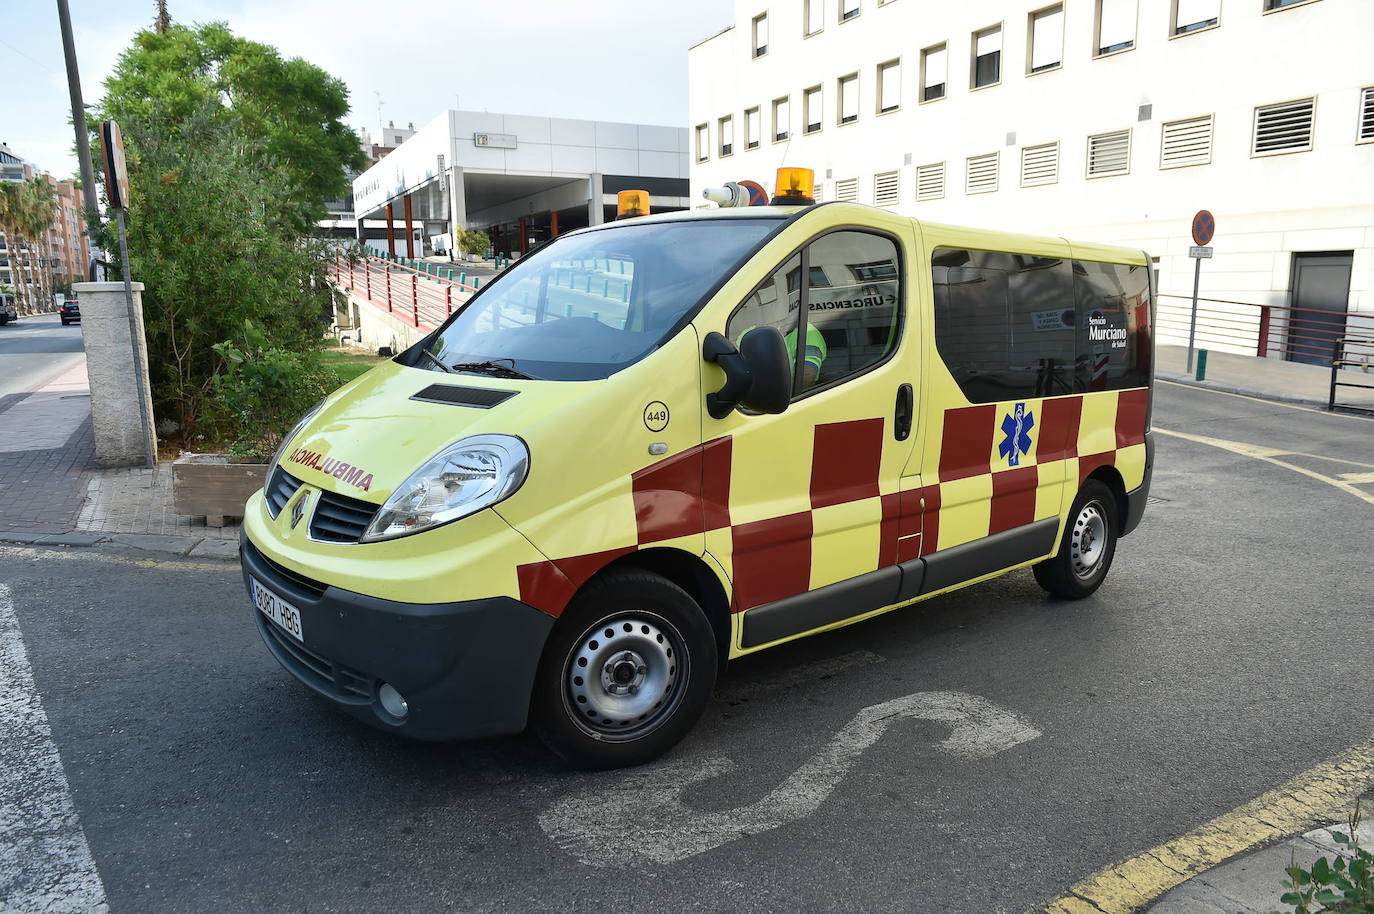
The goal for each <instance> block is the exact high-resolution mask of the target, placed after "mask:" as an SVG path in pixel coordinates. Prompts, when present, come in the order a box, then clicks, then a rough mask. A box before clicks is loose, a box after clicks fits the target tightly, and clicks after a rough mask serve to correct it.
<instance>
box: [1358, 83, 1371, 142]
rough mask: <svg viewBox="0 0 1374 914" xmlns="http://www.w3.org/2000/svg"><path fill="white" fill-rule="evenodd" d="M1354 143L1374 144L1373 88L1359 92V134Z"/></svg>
mask: <svg viewBox="0 0 1374 914" xmlns="http://www.w3.org/2000/svg"><path fill="white" fill-rule="evenodd" d="M1355 142H1357V143H1372V142H1374V86H1370V87H1368V88H1365V89H1361V90H1360V132H1359V136H1358V138H1357V139H1356V140H1355Z"/></svg>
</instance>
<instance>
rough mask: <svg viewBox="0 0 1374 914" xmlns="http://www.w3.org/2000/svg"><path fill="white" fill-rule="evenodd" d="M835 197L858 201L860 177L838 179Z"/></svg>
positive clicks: (842, 199)
mask: <svg viewBox="0 0 1374 914" xmlns="http://www.w3.org/2000/svg"><path fill="white" fill-rule="evenodd" d="M835 199H836V200H841V201H843V202H845V203H857V202H858V200H859V179H858V178H845V179H844V180H843V181H836V182H835Z"/></svg>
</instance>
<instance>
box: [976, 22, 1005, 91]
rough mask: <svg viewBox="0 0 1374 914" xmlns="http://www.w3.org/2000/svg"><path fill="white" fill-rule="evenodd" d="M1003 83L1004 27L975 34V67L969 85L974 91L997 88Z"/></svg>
mask: <svg viewBox="0 0 1374 914" xmlns="http://www.w3.org/2000/svg"><path fill="white" fill-rule="evenodd" d="M1001 81H1002V27H1001V26H1000V25H994V26H993V27H992V28H990V29H983V30H982V31H981V32H974V33H973V67H972V73H971V77H970V80H969V85H970V87H971V88H974V89H982V88H984V87H986V86H995V85H997V84H998V83H999V82H1001Z"/></svg>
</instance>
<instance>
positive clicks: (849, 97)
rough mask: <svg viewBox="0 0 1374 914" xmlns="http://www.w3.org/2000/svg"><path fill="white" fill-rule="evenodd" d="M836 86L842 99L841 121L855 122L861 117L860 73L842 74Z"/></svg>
mask: <svg viewBox="0 0 1374 914" xmlns="http://www.w3.org/2000/svg"><path fill="white" fill-rule="evenodd" d="M835 88H836V90H837V92H836V94H837V97H838V98H839V100H840V105H839V107H840V110H839V118H840V119H839V123H841V124H852V123H854V122H855V121H857V120H858V119H859V74H858V73H850V74H849V75H848V76H841V77H840V78H839V80H837V81H836V84H835Z"/></svg>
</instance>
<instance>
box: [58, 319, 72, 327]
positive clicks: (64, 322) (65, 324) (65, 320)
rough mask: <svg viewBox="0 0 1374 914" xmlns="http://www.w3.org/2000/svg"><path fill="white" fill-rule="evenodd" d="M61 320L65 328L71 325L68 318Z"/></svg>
mask: <svg viewBox="0 0 1374 914" xmlns="http://www.w3.org/2000/svg"><path fill="white" fill-rule="evenodd" d="M60 320H61V321H62V326H63V327H65V326H67V324H68V323H70V321H68V320H67V319H66V318H60Z"/></svg>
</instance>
